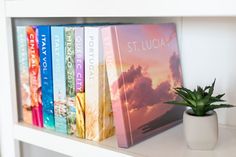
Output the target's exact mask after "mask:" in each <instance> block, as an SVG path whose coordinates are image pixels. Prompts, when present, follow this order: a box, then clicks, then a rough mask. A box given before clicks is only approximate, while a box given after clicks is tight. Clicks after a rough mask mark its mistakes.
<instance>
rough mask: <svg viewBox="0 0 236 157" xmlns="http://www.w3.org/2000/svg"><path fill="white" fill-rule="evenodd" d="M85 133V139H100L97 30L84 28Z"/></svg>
mask: <svg viewBox="0 0 236 157" xmlns="http://www.w3.org/2000/svg"><path fill="white" fill-rule="evenodd" d="M84 42H85V94H86V95H85V104H86V105H85V117H86V118H85V131H86V139H88V140H93V141H99V140H100V138H101V134H100V132H101V129H102V123H101V114H100V113H101V108H100V106H99V97H100V95H99V94H100V92H99V91H100V90H99V84H100V82H99V44H98V29H97V28H95V27H94V28H92V27H85V41H84Z"/></svg>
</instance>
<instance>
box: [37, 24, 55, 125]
mask: <svg viewBox="0 0 236 157" xmlns="http://www.w3.org/2000/svg"><path fill="white" fill-rule="evenodd" d="M50 32H51V30H50V26H38V42H39V52H40V70H41V83H42V104H43V124H44V127H46V128H48V129H55V120H54V98H53V76H52V51H51V33H50Z"/></svg>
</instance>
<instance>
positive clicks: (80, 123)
mask: <svg viewBox="0 0 236 157" xmlns="http://www.w3.org/2000/svg"><path fill="white" fill-rule="evenodd" d="M84 77H85V76H84V28H83V27H76V28H75V88H76V89H75V90H76V101H75V105H76V136H78V137H80V138H85V84H84Z"/></svg>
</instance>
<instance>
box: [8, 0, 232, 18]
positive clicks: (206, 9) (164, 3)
mask: <svg viewBox="0 0 236 157" xmlns="http://www.w3.org/2000/svg"><path fill="white" fill-rule="evenodd" d="M235 6H236V1H235V0H197V1H196V0H147V1H146V0H128V1H127V0H116V1H115V0H97V1H96V0H6V16H8V17H134V16H139V17H146V16H148V17H166V16H174V17H176V16H188V17H189V16H236V7H235Z"/></svg>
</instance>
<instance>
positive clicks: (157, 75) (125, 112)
mask: <svg viewBox="0 0 236 157" xmlns="http://www.w3.org/2000/svg"><path fill="white" fill-rule="evenodd" d="M101 32H102V37H103V45H104V52H105V55H106V67H107V75H108V81H109V86H110V93H111V99H112V108H113V113H114V120H115V127H116V136H117V141H118V146H119V147H124V148H126V147H129V146H131V145H133V144H136V143H138V142H140V141H142V140H144V139H146V138H148V137H150V136H153V135H155V134H157V133H159V132H161V131H164V130H166V129H168V128H170V127H172V126H174V125H176V124H178V123H180V122H181V121H182V114H183V111H184V110H185V108H184V107H178V106H174V105H168V104H165V103H164V102H165V101H168V100H173V99H177V96H176V95H175V93H174V90H173V88H174V87H177V86H180V85H182V73H181V66H180V56H179V50H178V43H177V33H176V27H175V24H143V25H121V26H110V27H105V28H102V30H101Z"/></svg>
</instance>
